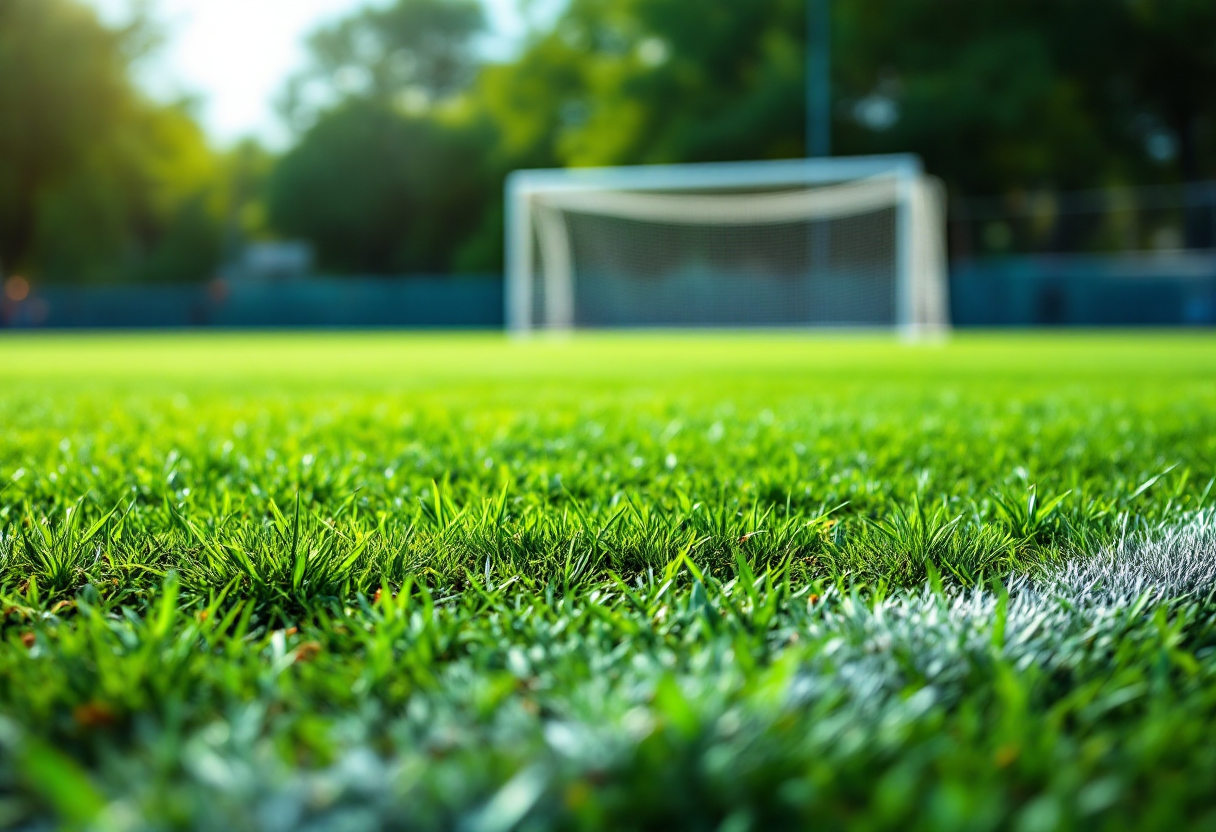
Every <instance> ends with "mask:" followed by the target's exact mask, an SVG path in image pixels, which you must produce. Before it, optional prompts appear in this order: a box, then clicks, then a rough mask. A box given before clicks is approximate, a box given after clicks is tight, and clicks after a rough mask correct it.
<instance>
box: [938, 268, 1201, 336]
mask: <svg viewBox="0 0 1216 832" xmlns="http://www.w3.org/2000/svg"><path fill="white" fill-rule="evenodd" d="M950 306H951V312H952V315H953V319H954V322H955V325H956V326H1203V325H1209V326H1210V325H1212V324H1216V254H1212V253H1208V252H1203V253H1187V252H1176V253H1154V254H1120V255H1077V254H1071V255H1042V256H1031V257H1025V256H1023V257H1001V258H986V259H980V260H969V261H963V262H958V263H955V264H954V266H953V268H952V269H951V275H950Z"/></svg>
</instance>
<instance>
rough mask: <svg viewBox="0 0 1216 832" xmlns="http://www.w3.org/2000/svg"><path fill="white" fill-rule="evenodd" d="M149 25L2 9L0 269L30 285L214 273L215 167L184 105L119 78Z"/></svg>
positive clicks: (30, 3) (29, 5)
mask: <svg viewBox="0 0 1216 832" xmlns="http://www.w3.org/2000/svg"><path fill="white" fill-rule="evenodd" d="M144 37H145V35H144V30H143V29H141V28H134V29H131V30H129V31H111V30H108V29H106V28H104V27H103V26H102V25H101V24H100V23H99V22H98V21H97V19H96V18H95V16H94V14H93V13H92V11H90V10H88V9H86V8H84V7H83V6H81V5H80V4H79V3H76V2H74V1H73V0H13V2H9V3H5V4H4V6H3V8H0V268H3V270H4V271H5V272H8V273H14V272H21V273H24V274H26V275H28V276H29V277H30V278H32V279H34V280H35V281H38V280H45V281H50V282H112V281H115V280H140V281H165V280H194V279H201V278H205V277H209V276H210V275H211V274H212V273H213V270H214V268H215V266H216V264H217V263H218V260H219V256H220V248H221V220H220V217H221V215H222V205H221V204H220V202H219V198H218V195H217V193H216V188H217V182H218V181H219V179H220V178H221V176H220V171H219V167H218V165H217V161H216V159H215V158H214V156H213V155H212V153H211V151H210V150H209V149H208V147H207V145H206V142H205V140H204V138H203V136H202V133H201V131H200V130H199V128H198V126H197V125H196V124H195V123H194V122H193V120H192V118H191V117H190V115H189V114H188V113H187V112H185V111H184V110H183V109H182V108H181V107H177V106H164V105H156V104H152V103H151V102H149V101H147V100H145V99H144V98H143V97H142V96H141V95H140V94H139V93H137V92H136V90H135V89H134V87H133V84H132V82H131V80H130V79H129V77H128V73H129V68H130V60H131V57H132V55H131V53H132V50H133V49H134V47H135V46H136V45H138V44H139V43H141V42H142V41H143V39H144Z"/></svg>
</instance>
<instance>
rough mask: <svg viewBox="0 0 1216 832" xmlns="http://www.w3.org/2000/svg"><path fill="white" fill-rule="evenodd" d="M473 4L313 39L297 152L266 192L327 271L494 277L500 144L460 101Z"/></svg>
mask: <svg viewBox="0 0 1216 832" xmlns="http://www.w3.org/2000/svg"><path fill="white" fill-rule="evenodd" d="M482 26H483V18H482V11H481V6H480V5H479V4H478V2H476V0H398V2H396V3H395V4H393V5H391V6H388V7H386V8H373V9H367V10H364V11H360V12H358V13H356V14H355V15H353V16H352V17H350V18H348V19H346V20H343V21H340V22H338V23H337V24H335V25H333V26H331V27H329V28H326V29H322V30H320V31H318V32H317V33H316V34H314V35H313V36H312V38H311V39H310V46H311V52H312V66H311V67H310V68H309V69H308V70H307V71H305V72H304V73H303V74H301V75H299V76H297V77H296V78H294V79H292V81H291V82H290V83H289V84H288V89H287V92H286V94H285V96H284V110H285V112H286V115H287V116H288V117H289V118H290V120H291V121H292V123H293V124H294V125H296V126H297V128H301V127H302V128H303V130H302V133H301V136H300V139H299V143H298V144H297V145H296V147H294V148H293V149H292V150H291V151H290V152H288V153H287V154H286V155H285V156H284V157H283V159H282V160H281V161H280V162H279V163H278V165H277V166H276V168H275V170H274V172H273V174H272V175H271V177H270V180H269V185H268V187H269V191H268V212H269V213H268V216H269V220H270V222H271V224H272V226H273V228H274V229H275V230H276V231H278V232H279V233H282V234H287V235H292V236H301V237H305V238H307V239H308V240H310V241H311V242H312V243H313V245H314V246H315V248H316V251H317V255H318V259H319V262H320V265H321V267H322V268H325V269H328V270H333V271H338V272H359V273H367V274H392V273H401V272H430V273H442V272H452V271H496V270H497V269H498V268H499V267H500V251H501V243H500V242H499V237H500V234H499V231H498V228H499V224H500V222H501V219H495V218H496V217H500V216H501V210H500V209H499V208H498V203H499V195H498V194H499V190H500V188H501V176H499V177H498V178H495V176H494V174H493V159H494V150H493V148H494V146H495V143H496V141H497V138H496V135H495V133H494V131H493V130H492V129H490V128H489V122H488V121H487V119H486V118H484V117H483V116H481V115H479V114H478V113H476V112H475V111H474V110H473V109H471V108H470V106H469V102H468V100H467V97H466V96H464V95H463V93H464V91H465V90H466V88H467V87H468V85H469V84H470V83H471V82H472V81H473V80H474V78H475V76H476V68H477V64H476V61H475V57H474V52H473V47H472V42H473V38H474V36H475V35H476V34H478V33H479V32H480V31H481V29H482Z"/></svg>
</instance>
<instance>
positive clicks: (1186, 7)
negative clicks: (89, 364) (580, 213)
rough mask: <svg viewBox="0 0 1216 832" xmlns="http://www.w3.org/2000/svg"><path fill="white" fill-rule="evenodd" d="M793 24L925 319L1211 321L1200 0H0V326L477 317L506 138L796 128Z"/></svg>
mask: <svg viewBox="0 0 1216 832" xmlns="http://www.w3.org/2000/svg"><path fill="white" fill-rule="evenodd" d="M816 4H822V6H821V8H823V9H826V10H827V11H828V12H829V14H830V30H829V35H830V36H829V37H825V38H824V39H823V41H822V42H820V43H818V44H817V46H816V48H819V49H823V47H825V46H827V45H830V50H826V49H824V50H823V51H822V54H820V55H818V56H816V54H815V50H814V49H808V40H809V38H808V34H807V33H808V13H809V11H810V10H813V9H814V8H815V7H816ZM816 57H818V58H820V59H821V61H822V62H823V63H824V65H825V66H826V67H827V68H828V74H827V77H828V78H830V85H825V87H824V90H825V91H826V94H827V95H828V96H829V98H828V110H827V111H828V112H829V113H830V141H831V152H832V153H833V154H836V155H854V154H870V153H887V152H904V151H911V152H915V153H917V154H920V156H921V157H922V158H923V159H924V162H925V167H926V169H927V171H928V172H929V173H931V174H933V175H935V176H937V177H940V178H941V179H942V180H943V181H944V183H945V185H946V188H947V192H948V197H949V212H950V213H949V229H950V232H949V254H950V290H951V307H952V317H953V320H954V323H955V325H956V326H1012V325H1040V326H1041V325H1073V326H1076V325H1104V324H1109V325H1137V324H1140V325H1192V326H1193V325H1212V324H1214V323H1216V3H1212V2H1211V0H1169V1H1168V2H1160V0H986V2H983V3H977V2H973V0H941V2H932V3H929V2H924V0H831V1H830V4H829V3H828V0H704V2H697V3H693V2H692V1H691V0H382V2H375V3H367V2H361V0H160V2H156V0H146V2H139V0H0V284H2V286H3V295H2V296H0V326H3V327H14V328H28V327H104V326H208V325H215V326H280V325H282V326H301V325H318V326H352V325H353V326H358V325H365V326H399V325H408V326H459V327H498V326H501V325H502V322H503V311H502V309H503V288H502V265H503V264H502V257H503V244H502V237H503V207H502V206H503V200H502V194H503V182H504V178H505V177H506V175H507V174H508V173H509V172H510V171H512V170H516V169H520V168H543V167H565V166H586V165H624V164H647V163H662V162H704V161H729V160H753V159H780V158H794V157H800V156H802V155H803V154H804V149H805V147H806V146H807V141H808V136H807V132H808V128H807V123H808V118H807V101H808V97H809V93H810V92H811V90H809V89H808V82H807V78H808V71H807V67H808V65H809V66H814V60H815V58H816Z"/></svg>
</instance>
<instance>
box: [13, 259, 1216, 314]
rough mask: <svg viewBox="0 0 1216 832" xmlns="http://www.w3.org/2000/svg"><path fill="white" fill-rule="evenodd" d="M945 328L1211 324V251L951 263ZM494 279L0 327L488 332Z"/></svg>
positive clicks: (65, 296) (84, 297) (199, 294)
mask: <svg viewBox="0 0 1216 832" xmlns="http://www.w3.org/2000/svg"><path fill="white" fill-rule="evenodd" d="M950 294H951V311H952V316H953V320H954V324H955V326H958V327H993V326H997V327H999V326H1055V325H1059V326H1136V325H1144V326H1184V325H1191V326H1194V325H1213V324H1216V254H1210V253H1172V254H1123V255H1043V256H1018V257H1000V258H983V259H975V260H964V261H961V262H957V263H955V265H954V267H953V268H952V270H951V278H950ZM502 307H503V286H502V278H500V277H498V276H485V277H452V278H444V277H410V278H340V279H339V278H333V279H307V280H292V281H283V282H248V283H241V282H233V283H222V282H214V283H210V284H202V285H197V286H104V287H102V286H98V287H66V286H62V287H41V288H38V289H37V290H36V291H35V292H33V293H31V295H30V296H29V297H28V298H25V299H24V300H22V301H20V302H14V301H0V326H9V327H50V328H110V327H207V326H217V327H410V328H428V327H429V328H440V327H450V328H500V327H502V325H503V308H502Z"/></svg>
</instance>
